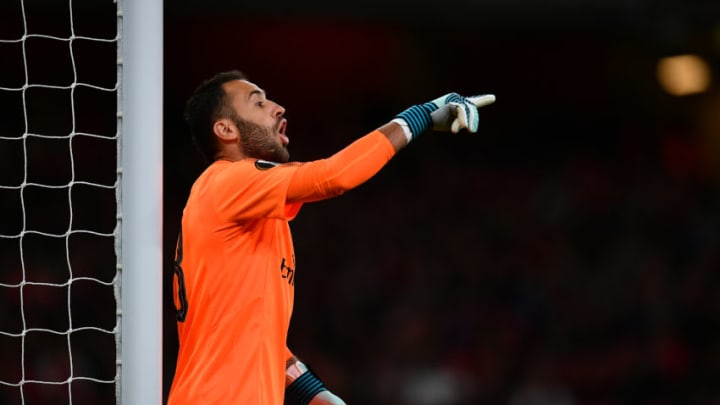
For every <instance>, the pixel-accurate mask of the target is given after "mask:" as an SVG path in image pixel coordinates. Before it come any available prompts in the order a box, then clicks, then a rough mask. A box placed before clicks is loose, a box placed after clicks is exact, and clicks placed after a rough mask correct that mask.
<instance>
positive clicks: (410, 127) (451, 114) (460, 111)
mask: <svg viewBox="0 0 720 405" xmlns="http://www.w3.org/2000/svg"><path fill="white" fill-rule="evenodd" d="M494 102H495V96H494V95H492V94H484V95H480V96H473V97H463V96H461V95H459V94H457V93H449V94H446V95H444V96H442V97H438V98H436V99H435V100H433V101H430V102H428V103H424V104H418V105H414V106H412V107H410V108H408V109H407V110H405V111H403V112H401V113H400V114H398V115H397V116H395V119H393V122H396V123H398V124H400V126H402V127H403V129H404V130H406V133H405V135H406V136H407V138H408V142H410V141H411V140H413V139H415V138H416V137H417V136H418V135H420V134H421V133H423V132H425V131H427V130H428V129H430V128H433V129H434V130H437V131H450V132H452V133H458V132H460V130H462V129H465V130H467V131H468V132H470V133H475V132H477V130H478V124H479V115H478V108H479V107H482V106H486V105H488V104H492V103H494Z"/></svg>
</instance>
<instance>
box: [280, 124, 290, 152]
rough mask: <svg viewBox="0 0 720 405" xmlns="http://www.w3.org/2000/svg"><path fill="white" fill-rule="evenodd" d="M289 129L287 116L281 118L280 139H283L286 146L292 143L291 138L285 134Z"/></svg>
mask: <svg viewBox="0 0 720 405" xmlns="http://www.w3.org/2000/svg"><path fill="white" fill-rule="evenodd" d="M286 130H287V120H286V119H285V118H283V119H281V120H280V123H279V124H278V133H279V134H280V140H281V141H282V144H283V146H286V145H287V144H289V143H290V138H288V137H287V135H285V131H286Z"/></svg>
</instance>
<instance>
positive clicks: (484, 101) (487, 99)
mask: <svg viewBox="0 0 720 405" xmlns="http://www.w3.org/2000/svg"><path fill="white" fill-rule="evenodd" d="M467 99H468V101H470V102H471V103H473V104H475V107H482V106H486V105H488V104H492V103H494V102H495V95H494V94H481V95H479V96H472V97H468V98H467Z"/></svg>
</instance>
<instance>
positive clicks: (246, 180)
mask: <svg viewBox="0 0 720 405" xmlns="http://www.w3.org/2000/svg"><path fill="white" fill-rule="evenodd" d="M222 164H225V165H227V167H224V168H223V169H222V170H220V171H219V172H218V173H217V175H216V176H215V179H214V182H213V186H212V189H211V190H209V192H211V193H212V195H213V196H214V199H215V201H216V204H215V206H216V207H217V210H218V213H219V215H220V216H221V217H223V218H225V219H227V220H232V221H244V220H251V219H256V218H278V219H287V220H290V219H292V218H294V217H295V215H297V213H298V211H299V210H300V206H301V205H302V203H288V201H287V198H286V196H287V188H288V184H289V183H290V180H291V178H292V174H293V172H294V170H295V168H294V165H292V164H287V165H276V164H273V163H270V162H263V161H259V160H255V159H245V160H242V161H239V162H233V163H230V162H228V163H222Z"/></svg>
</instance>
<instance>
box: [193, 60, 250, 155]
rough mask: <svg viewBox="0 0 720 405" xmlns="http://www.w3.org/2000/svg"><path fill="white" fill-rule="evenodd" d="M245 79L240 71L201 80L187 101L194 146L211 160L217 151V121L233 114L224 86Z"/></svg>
mask: <svg viewBox="0 0 720 405" xmlns="http://www.w3.org/2000/svg"><path fill="white" fill-rule="evenodd" d="M246 79H247V77H246V76H245V75H244V74H243V73H242V72H240V71H238V70H231V71H227V72H222V73H218V74H216V75H215V76H213V77H211V78H210V79H207V80H205V81H204V82H202V83H200V85H199V86H198V87H197V89H195V91H194V92H193V94H192V95H191V96H190V98H189V99H188V101H187V103H186V104H185V121H186V122H187V124H188V125H189V126H190V131H191V133H192V138H193V141H194V142H195V146H196V147H197V148H198V150H199V151H200V153H201V154H202V155H203V156H204V157H205V158H206V159H207V160H208V161H209V162H212V161H213V160H215V155H216V154H217V152H218V142H217V139H216V138H215V133H214V132H213V125H214V124H215V121H217V120H218V119H220V118H229V117H232V116H234V111H233V110H232V108H231V107H230V106H229V105H228V103H227V100H226V97H225V96H226V94H225V90H223V88H222V86H223V84H225V83H227V82H229V81H233V80H246Z"/></svg>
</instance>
